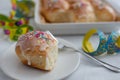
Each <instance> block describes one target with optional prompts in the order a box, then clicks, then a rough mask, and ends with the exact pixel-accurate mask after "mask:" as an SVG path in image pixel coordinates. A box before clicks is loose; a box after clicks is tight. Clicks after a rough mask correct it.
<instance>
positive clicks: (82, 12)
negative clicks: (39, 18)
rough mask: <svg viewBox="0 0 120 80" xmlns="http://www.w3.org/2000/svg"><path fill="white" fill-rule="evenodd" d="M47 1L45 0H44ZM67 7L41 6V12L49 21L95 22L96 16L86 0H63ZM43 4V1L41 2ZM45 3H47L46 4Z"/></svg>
mask: <svg viewBox="0 0 120 80" xmlns="http://www.w3.org/2000/svg"><path fill="white" fill-rule="evenodd" d="M46 1H47V0H46ZM63 2H64V4H63V5H67V8H65V9H64V8H53V9H51V8H49V9H46V8H44V6H41V7H42V8H41V13H42V14H43V16H44V17H45V19H46V20H47V21H49V22H51V23H61V22H62V23H64V22H95V21H96V16H95V14H94V10H93V8H92V6H91V4H90V3H89V2H88V1H84V0H82V2H81V1H78V2H69V1H67V0H63ZM43 4H44V3H43ZM46 5H47V4H46Z"/></svg>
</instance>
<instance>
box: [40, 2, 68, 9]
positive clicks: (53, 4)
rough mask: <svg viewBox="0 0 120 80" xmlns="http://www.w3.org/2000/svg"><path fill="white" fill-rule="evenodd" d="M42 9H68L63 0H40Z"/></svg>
mask: <svg viewBox="0 0 120 80" xmlns="http://www.w3.org/2000/svg"><path fill="white" fill-rule="evenodd" d="M41 5H42V8H44V9H47V10H56V9H63V10H64V9H65V10H66V9H68V8H69V4H68V3H67V2H66V1H65V0H41Z"/></svg>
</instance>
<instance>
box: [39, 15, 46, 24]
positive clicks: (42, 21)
mask: <svg viewBox="0 0 120 80" xmlns="http://www.w3.org/2000/svg"><path fill="white" fill-rule="evenodd" d="M40 22H41V23H46V20H45V18H44V17H43V16H42V15H40Z"/></svg>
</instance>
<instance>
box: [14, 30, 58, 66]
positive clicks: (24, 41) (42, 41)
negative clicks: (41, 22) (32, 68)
mask: <svg viewBox="0 0 120 80" xmlns="http://www.w3.org/2000/svg"><path fill="white" fill-rule="evenodd" d="M55 42H57V40H56V39H55V37H54V36H53V35H52V34H51V33H50V32H48V31H47V32H43V31H32V32H29V33H27V34H25V35H22V36H20V37H19V39H18V42H17V45H16V46H20V49H21V52H22V55H23V56H24V57H25V58H26V59H27V61H28V65H31V62H30V57H27V56H29V55H31V54H25V52H26V51H28V50H34V49H35V47H36V46H39V47H40V49H39V50H40V51H45V50H46V48H47V47H51V46H52V45H54V44H55Z"/></svg>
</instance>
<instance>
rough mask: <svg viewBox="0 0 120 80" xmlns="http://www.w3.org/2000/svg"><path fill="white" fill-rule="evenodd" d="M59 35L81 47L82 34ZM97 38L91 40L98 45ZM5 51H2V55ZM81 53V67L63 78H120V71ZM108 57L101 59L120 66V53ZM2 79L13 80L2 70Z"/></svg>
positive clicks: (68, 79) (78, 79)
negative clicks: (113, 69)
mask: <svg viewBox="0 0 120 80" xmlns="http://www.w3.org/2000/svg"><path fill="white" fill-rule="evenodd" d="M59 37H61V38H63V39H65V40H68V41H70V42H71V43H73V44H74V45H76V47H81V42H82V39H83V37H82V36H80V35H78V36H59ZM97 40H98V39H97V37H96V36H94V37H93V38H92V39H91V41H92V43H94V45H96V41H97ZM3 42H4V43H9V45H10V42H8V41H5V40H4V41H3ZM2 46H6V49H5V50H7V49H8V47H9V46H7V45H2ZM0 50H1V49H0ZM5 50H4V51H5ZM4 51H1V52H0V53H1V56H2V53H3V52H4ZM80 55H81V59H80V60H81V63H80V66H79V68H78V69H77V70H76V71H75V72H74V73H73V74H72V75H70V76H69V77H66V78H64V79H62V80H119V79H120V73H114V72H111V71H109V70H107V69H105V68H104V67H102V66H100V65H98V64H96V63H95V62H94V61H92V60H90V59H88V58H87V57H86V56H84V55H82V54H80ZM1 56H0V57H1ZM106 57H107V58H106ZM106 57H101V59H102V60H105V61H107V62H110V63H111V64H114V65H116V66H119V67H120V58H119V57H120V55H116V56H113V57H112V56H106ZM68 68H69V67H68ZM0 80H13V79H11V78H9V77H7V76H6V75H5V74H3V72H2V71H0Z"/></svg>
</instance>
